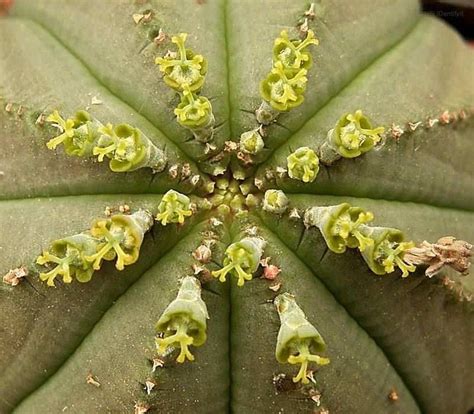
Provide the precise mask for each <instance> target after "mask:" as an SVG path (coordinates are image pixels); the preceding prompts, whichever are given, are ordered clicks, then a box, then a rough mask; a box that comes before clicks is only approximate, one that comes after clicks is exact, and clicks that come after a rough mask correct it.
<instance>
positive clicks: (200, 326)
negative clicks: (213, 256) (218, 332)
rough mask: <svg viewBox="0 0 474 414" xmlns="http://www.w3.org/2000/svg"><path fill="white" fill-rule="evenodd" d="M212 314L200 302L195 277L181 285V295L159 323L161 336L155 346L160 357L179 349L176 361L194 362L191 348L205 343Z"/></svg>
mask: <svg viewBox="0 0 474 414" xmlns="http://www.w3.org/2000/svg"><path fill="white" fill-rule="evenodd" d="M207 319H209V315H208V313H207V307H206V304H205V303H204V301H203V300H202V299H201V284H200V283H199V281H198V280H197V279H196V278H195V277H193V276H186V277H185V278H184V279H183V281H182V282H181V287H180V289H179V292H178V296H177V297H176V299H175V300H173V301H172V302H171V303H170V304H169V305H168V307H167V308H166V309H165V310H164V311H163V313H162V314H161V316H160V319H159V320H158V322H157V324H156V330H157V331H158V332H159V334H160V336H159V337H157V338H156V347H157V351H158V354H159V355H160V356H164V355H168V354H169V353H170V352H173V350H174V349H175V348H176V347H179V349H180V352H179V355H178V357H177V358H176V361H177V362H179V363H183V362H185V361H186V359H188V360H189V361H194V355H193V354H191V351H190V350H189V346H190V345H193V346H201V345H203V344H204V342H206V327H207Z"/></svg>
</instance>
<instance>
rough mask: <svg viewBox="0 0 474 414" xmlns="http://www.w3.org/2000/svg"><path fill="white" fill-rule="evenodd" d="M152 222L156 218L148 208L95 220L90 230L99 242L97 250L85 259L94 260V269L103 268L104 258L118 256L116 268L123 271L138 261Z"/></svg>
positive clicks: (115, 257)
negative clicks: (129, 213)
mask: <svg viewBox="0 0 474 414" xmlns="http://www.w3.org/2000/svg"><path fill="white" fill-rule="evenodd" d="M152 225H153V217H152V215H151V214H150V213H149V212H148V211H146V210H139V211H137V212H136V213H133V214H132V215H125V214H116V215H114V216H112V217H110V218H106V219H97V220H95V221H94V222H93V223H92V226H91V229H90V232H91V234H92V236H94V237H96V238H98V239H99V243H98V245H97V251H96V252H95V253H94V254H92V255H89V256H86V259H87V260H88V261H90V262H92V266H93V268H94V269H95V270H98V269H100V267H101V265H102V261H103V260H115V259H116V263H115V267H116V268H117V269H118V270H123V269H124V267H125V266H128V265H131V264H133V263H135V262H136V261H137V260H138V256H139V253H140V247H141V245H142V242H143V238H144V236H145V233H146V232H147V231H148V230H150V228H151V226H152Z"/></svg>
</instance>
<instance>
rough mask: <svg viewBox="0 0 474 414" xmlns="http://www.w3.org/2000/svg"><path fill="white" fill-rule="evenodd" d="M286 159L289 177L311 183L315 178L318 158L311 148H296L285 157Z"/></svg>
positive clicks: (317, 169) (317, 170)
mask: <svg viewBox="0 0 474 414" xmlns="http://www.w3.org/2000/svg"><path fill="white" fill-rule="evenodd" d="M286 161H287V167H288V175H289V176H290V178H294V179H296V180H300V181H303V182H304V183H311V182H313V181H314V180H315V179H316V176H317V175H318V172H319V158H318V156H317V155H316V153H315V152H314V151H313V150H312V149H311V148H308V147H301V148H298V149H297V150H296V151H295V152H293V153H292V154H290V155H289V156H288V157H287V159H286Z"/></svg>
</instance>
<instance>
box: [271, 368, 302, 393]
mask: <svg viewBox="0 0 474 414" xmlns="http://www.w3.org/2000/svg"><path fill="white" fill-rule="evenodd" d="M273 386H274V387H275V391H276V393H277V394H281V393H284V392H289V391H294V390H296V389H297V388H298V384H297V383H295V382H293V380H292V379H291V378H289V377H287V375H286V374H283V373H280V374H276V375H274V376H273Z"/></svg>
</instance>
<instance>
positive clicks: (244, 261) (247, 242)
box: [212, 237, 265, 286]
mask: <svg viewBox="0 0 474 414" xmlns="http://www.w3.org/2000/svg"><path fill="white" fill-rule="evenodd" d="M264 247H265V241H264V240H263V239H261V238H259V237H244V238H243V239H242V240H240V241H238V242H236V243H232V244H231V245H230V246H229V247H228V248H227V249H226V251H225V254H226V258H225V259H224V266H223V267H222V269H220V270H215V271H213V272H212V276H214V277H216V278H219V281H220V282H225V281H226V276H227V274H228V273H230V274H232V275H234V276H235V277H237V286H243V285H244V283H245V281H246V280H247V281H248V280H252V277H253V273H255V271H256V270H257V269H258V266H259V264H260V259H261V258H262V255H263V249H264Z"/></svg>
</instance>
